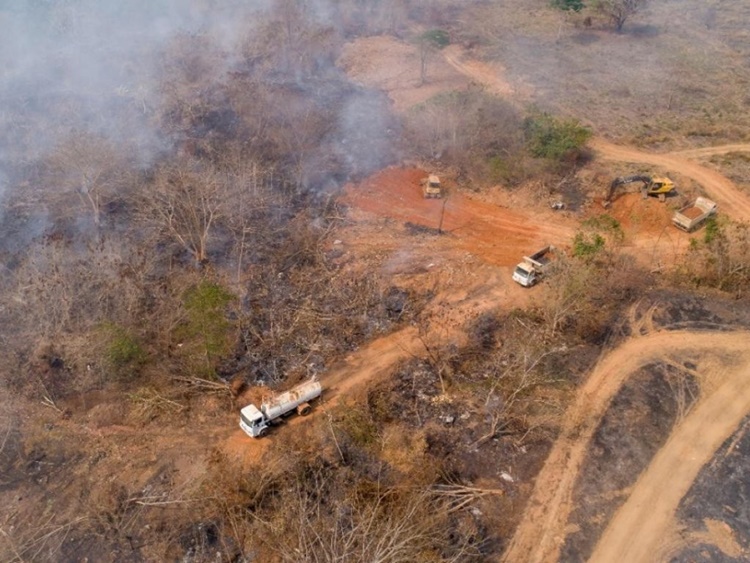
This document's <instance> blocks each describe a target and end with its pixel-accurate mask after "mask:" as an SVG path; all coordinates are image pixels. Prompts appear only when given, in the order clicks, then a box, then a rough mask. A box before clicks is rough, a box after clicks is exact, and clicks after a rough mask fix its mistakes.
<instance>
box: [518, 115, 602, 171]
mask: <svg viewBox="0 0 750 563" xmlns="http://www.w3.org/2000/svg"><path fill="white" fill-rule="evenodd" d="M524 131H525V134H526V143H527V147H528V149H529V152H530V153H531V154H532V155H533V156H535V157H537V158H547V159H550V160H556V161H562V160H568V159H572V158H576V157H578V156H579V155H580V152H581V149H582V148H583V146H584V145H585V144H586V141H588V140H589V138H591V134H592V133H591V130H590V129H588V128H587V127H584V126H583V125H581V124H580V122H579V121H578V120H577V119H563V118H558V117H554V116H552V115H549V114H548V113H539V114H536V115H532V116H530V117H527V118H526V120H525V122H524Z"/></svg>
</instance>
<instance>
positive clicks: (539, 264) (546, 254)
mask: <svg viewBox="0 0 750 563" xmlns="http://www.w3.org/2000/svg"><path fill="white" fill-rule="evenodd" d="M554 251H555V247H554V246H545V247H544V248H542V249H541V250H539V251H537V252H535V253H534V254H532V255H531V256H524V257H523V260H522V261H521V262H519V263H518V264H517V265H516V269H515V270H513V281H514V282H516V283H520V284H521V285H522V286H524V287H531V286H532V285H534V284H535V283H537V282H538V281H539V280H540V279H541V278H542V276H543V275H544V271H545V270H546V269H547V266H548V265H549V264H550V262H552V260H553V258H554V256H553V254H554Z"/></svg>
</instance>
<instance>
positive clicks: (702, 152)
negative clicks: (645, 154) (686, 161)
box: [669, 144, 750, 158]
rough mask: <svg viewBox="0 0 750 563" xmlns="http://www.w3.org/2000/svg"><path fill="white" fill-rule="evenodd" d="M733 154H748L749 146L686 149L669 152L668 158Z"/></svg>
mask: <svg viewBox="0 0 750 563" xmlns="http://www.w3.org/2000/svg"><path fill="white" fill-rule="evenodd" d="M733 152H750V144H738V145H721V146H718V147H703V148H701V149H687V150H684V151H673V152H670V153H669V155H670V156H679V157H681V158H703V157H707V156H716V155H722V154H729V153H733Z"/></svg>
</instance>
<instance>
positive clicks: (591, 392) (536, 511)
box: [503, 331, 750, 563]
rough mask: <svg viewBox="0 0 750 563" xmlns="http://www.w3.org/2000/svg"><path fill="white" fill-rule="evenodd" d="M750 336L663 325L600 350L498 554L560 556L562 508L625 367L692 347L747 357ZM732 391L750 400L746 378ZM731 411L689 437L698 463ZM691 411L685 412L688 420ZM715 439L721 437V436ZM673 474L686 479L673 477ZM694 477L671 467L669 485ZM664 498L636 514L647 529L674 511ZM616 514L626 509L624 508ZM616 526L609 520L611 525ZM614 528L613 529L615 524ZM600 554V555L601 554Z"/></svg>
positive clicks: (566, 510)
mask: <svg viewBox="0 0 750 563" xmlns="http://www.w3.org/2000/svg"><path fill="white" fill-rule="evenodd" d="M749 341H750V333H749V332H745V331H738V332H734V333H726V332H708V331H663V332H656V333H653V334H650V335H646V336H642V337H635V338H631V339H630V340H628V341H626V342H625V343H623V344H622V345H621V346H620V347H618V348H616V349H615V350H612V351H611V352H610V353H608V354H607V355H606V356H604V357H603V358H602V359H601V360H600V362H599V364H598V365H597V366H596V367H595V369H594V370H593V372H592V373H591V375H590V376H589V378H588V380H587V381H586V383H585V384H584V386H583V387H582V388H581V389H580V390H579V392H578V395H577V398H576V400H575V402H574V403H573V404H572V405H571V407H570V408H569V409H568V412H567V413H566V415H565V417H564V423H563V428H562V431H561V433H560V437H559V438H558V439H557V441H556V442H555V445H554V446H553V448H552V450H551V452H550V454H549V456H548V457H547V460H546V462H545V464H544V467H543V468H542V470H541V471H540V473H539V475H538V476H537V479H536V482H535V485H534V491H533V493H532V495H531V498H530V499H529V501H528V503H527V507H526V510H525V512H524V515H523V519H522V520H521V523H520V524H519V526H518V528H517V529H516V532H515V534H514V536H513V539H512V540H511V543H510V545H509V546H508V549H507V551H506V552H505V554H504V556H503V561H505V562H507V563H516V562H518V561H524V562H527V563H542V562H544V563H547V562H550V563H551V562H555V561H558V558H559V554H560V548H561V547H562V545H563V542H564V540H565V535H566V531H565V528H566V525H567V522H568V516H569V514H570V512H571V510H572V509H573V507H574V506H573V491H574V486H575V483H576V479H577V478H578V475H579V471H580V469H581V466H582V464H583V462H584V460H585V456H586V451H587V448H588V444H589V442H590V440H591V438H592V436H593V434H594V432H595V431H596V428H597V427H598V425H599V423H600V421H601V419H602V417H603V415H604V413H605V412H606V410H607V407H608V406H609V404H610V401H611V400H612V398H613V397H614V396H615V395H616V393H617V392H618V390H619V389H620V387H621V386H622V384H623V383H624V382H625V381H626V380H627V379H628V377H630V375H632V374H633V373H635V372H636V371H637V370H638V369H639V368H640V367H642V366H644V365H646V364H648V363H650V362H654V361H660V360H663V359H668V357H670V356H671V357H679V356H680V355H682V354H686V353H690V354H691V355H695V354H696V353H717V352H719V351H726V352H727V353H731V354H733V355H735V356H736V355H737V354H742V355H743V357H745V358H746V359H747V361H748V362H750V350H748V348H747V342H749ZM734 375H735V373H734V371H732V372H731V373H729V372H727V373H723V374H719V375H718V376H717V377H719V378H721V377H725V378H726V381H727V382H729V381H731V378H732V377H734ZM741 378H742V381H743V382H745V381H746V379H747V381H748V382H750V376H742V377H741ZM733 392H734V394H735V395H736V397H734V399H733V400H737V401H739V402H738V404H737V409H738V410H740V411H742V410H745V402H744V401H748V406H749V407H750V385H747V384H746V382H745V383H744V384H743V385H736V386H735V389H733ZM712 397H713V395H712ZM705 412H706V411H705V410H702V407H700V406H699V407H696V409H695V414H694V415H692V416H698V415H699V413H705ZM729 412H730V409H727V413H724V414H726V417H724V414H722V413H719V418H722V422H721V423H720V424H719V426H720V427H721V431H717V433H716V436H715V439H714V440H711V441H706V442H703V441H695V446H696V447H697V448H699V451H698V452H694V455H696V456H697V457H696V463H699V464H700V466H702V462H701V460H702V459H710V457H711V455H712V454H713V453H714V451H715V449H716V448H715V447H714V446H715V442H716V440H718V436H719V435H721V434H722V432H724V431H725V430H726V428H728V427H731V428H734V426H732V425H733V424H734V421H735V414H734V411H731V412H732V413H733V414H731V415H730V414H729ZM714 414H715V413H714V412H713V410H712V411H711V412H710V413H708V414H701V419H700V420H698V419H696V422H691V424H695V423H699V422H702V423H705V424H708V423H709V422H711V421H709V420H706V419H705V418H702V417H703V416H713V415H714ZM692 416H691V417H690V418H691V420H692ZM686 422H687V421H686ZM731 428H730V431H731ZM670 442H671V441H670ZM720 443H721V441H719V444H720ZM680 454H681V452H680V451H675V450H672V449H667V450H666V453H665V454H660V455H661V457H664V456H667V459H669V461H670V463H679V461H680V459H681V458H678V459H677V460H674V459H672V458H671V456H672V455H678V456H679V455H680ZM699 454H700V455H699ZM660 459H661V458H660ZM661 463H664V462H661ZM698 469H700V467H698ZM660 475H662V476H664V474H663V473H660ZM665 478H669V475H668V474H667V475H666V477H665ZM678 478H679V479H683V480H684V481H680V482H677V479H678ZM693 478H694V475H693V473H692V472H687V473H684V474H682V473H681V474H679V475H672V477H671V479H670V481H669V487H675V488H676V494H678V495H680V498H681V491H682V490H683V489H684V490H687V488H689V486H690V484H691V483H692V480H693ZM667 500H668V501H669V502H666V501H665V505H664V508H663V509H660V510H656V508H655V507H653V505H652V510H650V511H648V510H647V511H645V512H646V514H641V515H639V516H640V517H641V518H643V522H641V524H642V528H641V529H640V530H641V531H642V530H648V528H649V526H661V525H662V524H663V522H660V521H659V518H663V517H664V514H665V513H666V514H671V513H673V507H672V504H670V503H671V501H672V499H671V497H670V498H669V499H667ZM621 518H625V517H624V516H622V517H621ZM615 529H616V528H613V530H615ZM624 530H625V529H624ZM627 533H628V531H627V530H625V531H624V532H623V534H627ZM612 534H616V532H613V533H612ZM613 537H619V536H618V535H615V536H613ZM627 541H634V538H633V537H632V536H631V537H630V539H629V540H626V542H627ZM600 544H601V545H600V546H599V549H600V550H601V553H605V554H611V553H612V551H611V550H615V551H616V549H618V547H616V546H617V545H619V544H613V545H615V547H612V548H610V547H608V544H607V543H605V542H604V541H602V542H600ZM600 560H602V561H603V560H604V559H600ZM609 561H635V560H633V559H620V558H618V557H615V558H614V559H609Z"/></svg>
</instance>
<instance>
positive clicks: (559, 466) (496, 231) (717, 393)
mask: <svg viewBox="0 0 750 563" xmlns="http://www.w3.org/2000/svg"><path fill="white" fill-rule="evenodd" d="M445 55H446V57H445V59H446V61H447V62H448V63H449V64H450V65H451V66H452V67H453V68H455V69H456V70H458V71H459V72H461V73H463V74H465V75H466V76H468V77H469V78H471V79H472V80H476V81H478V82H482V83H484V84H486V85H487V86H488V87H489V88H491V89H492V90H493V91H495V92H497V93H500V94H503V95H507V94H508V93H509V92H510V91H512V90H511V89H510V87H509V86H508V85H507V84H505V82H504V81H503V80H501V79H500V78H498V77H497V76H496V75H495V76H493V70H492V69H491V68H490V67H488V66H487V65H481V64H479V63H472V62H471V61H468V62H467V60H466V59H465V57H463V56H462V54H461V52H460V51H457V50H455V49H454V50H449V51H447V52H446V53H445ZM592 147H593V148H594V149H595V151H596V152H597V154H598V156H599V157H601V158H605V159H609V160H620V161H623V162H642V163H649V164H653V165H656V166H661V167H664V168H666V169H667V170H674V171H677V172H679V173H681V174H684V175H685V176H688V177H690V178H692V179H694V180H695V181H696V182H698V183H699V184H701V185H702V186H703V187H704V188H705V189H706V191H707V193H708V195H709V196H710V197H712V198H713V199H715V200H716V201H717V203H719V205H720V208H721V209H722V212H724V213H726V214H728V215H730V216H731V217H733V218H735V219H738V220H748V219H750V198H748V197H747V196H744V195H743V194H741V193H740V192H739V191H738V190H737V189H736V188H735V186H734V185H733V184H732V182H731V181H729V180H728V179H726V178H725V177H723V176H722V175H721V174H719V173H717V172H715V171H713V170H710V169H708V168H705V167H703V166H701V165H700V164H697V163H695V162H693V161H691V160H689V159H690V158H696V157H703V156H708V155H712V154H721V153H727V152H736V151H738V150H748V149H750V147H748V146H746V145H729V146H726V147H716V148H711V149H701V150H696V151H683V152H678V153H671V154H663V155H659V154H648V153H643V152H641V151H638V150H636V149H631V148H628V147H620V146H617V145H614V144H612V143H609V142H608V141H605V140H602V139H595V140H594V141H593V142H592ZM420 174H422V172H421V171H418V170H411V171H409V170H406V171H404V170H397V169H392V170H391V171H384V173H383V174H382V175H376V176H374V177H373V178H371V179H370V180H369V183H367V184H365V185H363V186H359V187H358V189H357V190H356V191H350V192H349V196H348V197H349V198H350V200H349V202H350V203H351V204H352V205H353V206H355V207H358V208H360V209H362V210H364V211H367V212H369V213H374V214H376V215H380V216H385V217H392V218H397V219H399V220H401V221H408V222H414V223H415V224H419V225H424V226H427V227H429V228H433V229H435V228H436V227H437V226H438V225H439V224H440V213H441V212H442V206H443V202H440V201H434V200H424V199H423V198H422V197H421V194H420V192H419V189H418V176H419V175H420ZM545 219H548V218H547V217H545V216H533V215H532V213H524V212H522V211H518V210H510V209H506V208H502V207H498V206H490V205H488V204H485V203H482V202H477V201H475V200H470V199H469V198H462V197H460V196H456V197H453V198H452V199H450V200H449V201H448V202H447V203H445V216H444V217H443V223H442V225H441V226H442V228H443V229H444V230H445V231H448V232H453V233H455V234H456V241H457V243H458V244H459V245H461V246H463V247H464V248H465V249H466V250H469V251H471V252H473V253H476V254H477V255H479V256H481V257H482V259H483V260H486V261H488V262H490V263H494V264H496V265H503V266H507V265H512V263H513V261H514V260H516V259H517V257H518V255H519V250H521V249H523V250H526V249H528V248H529V247H533V246H534V245H535V244H538V243H539V242H541V241H544V242H550V241H551V242H558V243H559V242H561V241H563V240H565V239H567V238H568V237H569V236H570V235H571V234H572V233H573V232H574V229H575V224H574V222H572V221H566V220H563V219H562V218H559V217H558V219H560V220H558V221H549V220H545ZM499 237H502V244H496V242H497V240H498V238H499ZM636 244H638V242H637V241H636ZM485 285H486V284H485ZM496 298H497V295H493V296H488V295H484V294H483V295H481V296H480V297H478V298H477V300H475V301H473V302H472V303H471V305H472V306H474V307H476V306H481V303H484V306H487V305H488V304H489V303H491V302H493V301H495V300H496ZM456 305H457V306H460V307H465V306H468V305H469V303H467V302H461V303H456ZM631 321H632V328H633V334H637V335H639V336H637V337H633V338H631V339H630V340H628V341H627V342H625V343H624V344H623V345H621V346H620V347H618V348H617V349H615V350H613V351H610V352H609V353H608V354H607V355H605V356H604V357H603V358H602V359H601V361H600V363H599V365H598V366H597V367H596V368H595V369H594V371H593V372H592V373H591V375H590V377H589V379H588V381H587V382H586V384H585V385H584V386H583V387H582V388H581V389H580V391H579V393H578V396H577V399H576V401H575V403H574V404H573V405H572V406H571V407H570V409H569V411H568V414H567V415H566V416H565V417H564V420H565V423H564V427H563V429H562V432H561V435H560V438H559V439H558V441H557V442H556V444H555V445H554V447H553V449H552V451H551V453H550V454H549V456H548V458H547V461H546V463H545V465H544V468H543V469H542V471H541V472H540V473H539V475H538V477H537V480H536V483H535V488H534V492H533V494H532V497H531V499H530V500H529V502H528V503H527V507H526V510H525V513H524V516H523V520H522V522H521V524H520V525H519V526H518V528H517V530H516V533H515V535H514V537H513V539H512V541H511V544H510V545H509V547H508V549H507V551H506V553H505V555H504V560H505V561H507V562H509V563H515V562H517V561H524V562H526V561H537V562H548V561H550V562H551V561H557V560H558V557H559V553H560V547H561V546H562V544H563V542H564V540H565V535H566V526H567V524H568V516H569V514H570V512H571V509H572V508H573V506H572V494H573V489H574V485H575V483H576V479H577V478H578V476H579V471H580V469H581V467H582V464H583V462H584V458H585V455H586V451H587V447H588V444H589V442H590V440H591V437H592V435H593V434H594V432H595V431H596V428H597V426H598V424H599V422H600V420H601V418H602V416H603V415H604V413H605V412H606V410H607V407H608V405H609V403H610V401H611V399H612V398H613V397H614V395H615V394H616V393H617V391H618V390H619V389H620V387H621V386H622V384H623V383H624V382H625V381H626V380H627V379H628V377H629V376H630V375H631V374H632V373H634V372H635V371H636V370H637V369H638V368H639V367H641V366H643V365H645V364H647V363H649V362H652V361H667V362H673V363H676V364H679V363H680V361H679V360H680V356H681V354H683V353H686V352H690V353H691V355H693V356H695V355H696V354H699V355H701V356H702V357H703V361H702V362H700V363H699V367H698V370H697V371H698V376H699V378H700V380H701V385H702V390H703V393H702V395H701V399H700V400H699V402H698V403H697V404H696V405H695V406H694V407H693V410H692V411H691V412H690V413H689V415H688V416H687V417H686V418H685V419H684V420H683V421H682V422H681V423H679V424H678V425H677V426H676V428H675V431H674V433H673V435H672V436H671V437H670V438H669V440H668V441H667V443H666V444H665V446H664V447H663V448H662V449H661V450H660V451H659V452H658V453H657V454H656V456H655V457H654V458H653V459H652V461H651V464H650V466H649V468H648V469H647V470H646V471H645V472H644V473H643V475H641V477H640V479H639V480H638V482H637V483H636V485H635V487H634V488H633V490H632V492H631V494H630V497H629V499H628V500H627V501H626V502H625V504H624V505H623V506H622V507H621V508H620V510H619V511H618V512H617V513H616V515H615V516H614V517H613V519H612V520H611V522H610V523H609V526H608V528H607V529H606V531H605V533H604V534H603V535H602V537H601V539H600V541H599V543H598V545H597V547H596V550H595V554H594V560H597V561H644V560H652V559H653V556H654V554H656V553H659V550H660V549H661V550H662V552H661V555H663V556H665V555H666V552H665V550H669V549H671V548H672V547H673V546H674V545H675V542H674V541H672V539H673V538H672V537H671V536H670V534H669V532H670V531H671V530H673V529H674V528H675V527H676V523H675V522H674V521H673V520H674V513H675V509H676V507H677V503H679V501H680V499H681V498H682V497H683V496H684V494H685V492H686V491H687V490H688V489H689V487H690V486H691V484H692V482H693V480H694V479H695V476H696V474H697V472H698V471H699V470H700V468H701V467H702V466H703V465H704V464H705V463H706V462H707V461H708V460H710V459H711V457H712V456H713V454H714V452H715V451H716V449H717V448H718V446H719V445H720V444H721V442H722V441H723V440H724V439H725V438H726V437H727V436H728V435H729V434H731V432H732V431H733V430H734V429H735V427H736V425H737V424H738V422H739V419H741V418H742V416H743V415H744V414H746V413H747V412H748V411H750V385H748V383H750V373H749V372H750V370H749V366H750V350H748V349H747V346H746V343H747V342H748V341H749V339H750V334H748V333H747V332H735V333H726V332H723V333H722V332H696V331H679V332H677V331H675V332H655V331H654V327H653V323H652V322H651V317H650V316H649V315H648V314H647V315H646V316H644V317H643V318H640V319H635V318H633V319H631ZM642 332H645V333H646V334H645V336H640V335H641V333H642ZM422 348H423V346H422V344H421V342H420V341H419V338H418V335H417V333H416V331H415V330H414V329H411V328H407V329H404V330H402V331H400V332H397V333H394V334H392V335H390V336H387V337H385V338H382V339H380V340H377V341H375V342H373V343H372V344H371V345H370V346H369V347H367V348H366V349H363V350H360V351H359V352H357V353H355V354H353V355H352V356H351V357H350V358H349V359H347V360H346V361H345V362H344V363H343V364H342V365H340V366H338V368H335V369H333V370H332V371H331V372H330V374H329V375H328V376H327V377H326V384H327V385H328V386H330V388H331V393H330V394H329V395H328V399H327V400H329V399H330V400H334V401H335V400H337V399H338V398H339V397H341V396H344V395H345V394H346V393H348V392H349V391H351V390H352V388H353V387H355V386H356V385H358V384H361V383H364V382H365V381H367V380H370V379H372V378H374V377H377V375H378V374H379V373H382V372H384V371H385V370H386V369H387V368H388V367H390V366H392V365H393V364H394V363H395V362H397V361H399V360H400V359H403V358H407V357H409V356H410V355H413V354H420V353H421V352H422ZM724 357H727V358H732V359H733V360H734V363H731V364H730V363H729V362H723V360H722V358H724ZM697 428H700V429H701V432H700V433H698V432H697V431H696V429H697ZM238 432H239V431H238ZM697 436H700V440H698V439H696V437H697ZM245 444H247V441H245ZM665 536H666V537H665ZM676 543H677V544H679V541H678V542H676Z"/></svg>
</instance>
